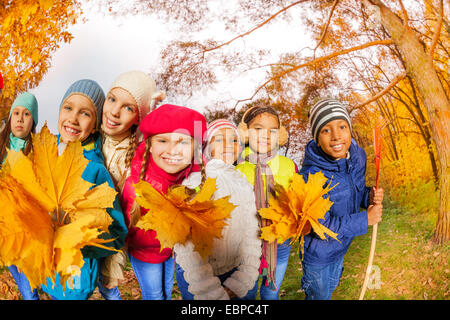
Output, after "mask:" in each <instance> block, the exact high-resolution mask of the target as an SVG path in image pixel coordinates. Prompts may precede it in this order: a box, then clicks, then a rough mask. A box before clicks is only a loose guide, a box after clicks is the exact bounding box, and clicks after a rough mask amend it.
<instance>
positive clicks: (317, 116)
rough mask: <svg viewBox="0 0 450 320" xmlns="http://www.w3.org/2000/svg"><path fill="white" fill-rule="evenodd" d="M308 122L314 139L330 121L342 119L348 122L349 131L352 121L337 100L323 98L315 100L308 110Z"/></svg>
mask: <svg viewBox="0 0 450 320" xmlns="http://www.w3.org/2000/svg"><path fill="white" fill-rule="evenodd" d="M308 119H309V124H310V126H311V132H312V136H313V138H314V141H316V143H317V140H318V137H319V132H320V130H321V129H322V128H323V127H324V126H325V125H326V124H327V123H328V122H330V121H333V120H337V119H343V120H346V121H347V122H348V125H349V127H350V131H351V130H352V123H351V120H350V116H349V114H348V112H347V110H346V109H345V106H344V105H343V104H342V103H341V102H340V101H338V100H334V99H323V100H320V101H319V102H317V103H316V104H315V105H314V106H313V107H312V108H311V109H310V110H309V112H308Z"/></svg>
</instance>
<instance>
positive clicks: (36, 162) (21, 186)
mask: <svg viewBox="0 0 450 320" xmlns="http://www.w3.org/2000/svg"><path fill="white" fill-rule="evenodd" d="M32 143H33V152H32V153H30V154H29V155H28V156H25V155H24V154H23V153H22V152H16V151H14V150H8V155H7V158H6V161H5V165H4V166H3V168H2V170H1V172H0V203H2V205H3V207H4V208H2V210H0V263H1V264H3V265H16V266H17V267H18V268H19V269H20V270H21V271H23V272H24V273H25V275H26V276H27V278H28V280H29V281H30V286H31V288H36V287H37V286H39V285H40V284H42V283H45V282H46V278H47V277H51V278H52V279H53V280H54V279H55V277H56V273H59V274H60V277H61V284H62V285H63V286H65V282H66V281H67V280H68V279H69V278H70V277H71V276H73V275H79V273H80V269H81V267H82V266H83V263H84V261H83V259H82V254H81V249H82V248H83V247H85V246H87V245H91V246H97V247H100V248H103V249H109V250H115V249H112V248H108V247H106V246H104V243H107V242H109V241H111V240H104V239H101V238H99V237H98V236H99V235H100V234H102V233H103V232H108V227H109V225H110V224H111V222H112V218H111V217H110V216H109V214H108V213H107V212H106V208H112V207H113V202H114V200H115V196H116V194H117V192H116V191H115V190H114V189H112V188H111V187H109V186H108V184H107V183H104V184H102V185H100V186H97V187H95V188H92V189H91V187H92V186H93V184H92V183H90V182H87V181H85V180H84V179H82V178H81V175H82V173H83V171H84V169H85V167H86V165H87V164H88V161H87V160H86V159H85V158H84V156H83V148H82V146H81V143H80V142H74V143H69V144H68V145H67V147H66V148H65V149H64V151H63V153H62V154H61V155H59V151H58V145H57V139H56V136H54V135H52V134H51V133H50V131H49V130H48V128H47V126H46V125H44V127H43V128H42V130H41V132H40V133H39V134H35V135H33V140H32ZM115 251H117V250H115Z"/></svg>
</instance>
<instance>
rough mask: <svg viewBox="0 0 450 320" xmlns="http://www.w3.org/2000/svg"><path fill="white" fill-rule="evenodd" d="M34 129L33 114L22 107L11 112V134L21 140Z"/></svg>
mask: <svg viewBox="0 0 450 320" xmlns="http://www.w3.org/2000/svg"><path fill="white" fill-rule="evenodd" d="M32 127H33V116H32V115H31V112H30V111H29V110H28V109H27V108H25V107H21V106H17V107H15V108H14V109H13V111H12V112H11V132H12V134H13V135H14V136H15V137H17V138H20V139H23V138H25V137H26V136H28V134H29V133H30V131H31V128H32Z"/></svg>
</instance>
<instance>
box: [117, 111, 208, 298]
mask: <svg viewBox="0 0 450 320" xmlns="http://www.w3.org/2000/svg"><path fill="white" fill-rule="evenodd" d="M139 130H140V131H141V132H142V134H143V135H144V141H142V142H141V143H140V144H139V146H138V147H137V149H136V153H135V155H134V157H133V160H132V162H131V173H130V177H129V178H127V180H126V181H125V185H124V187H123V191H122V197H121V199H122V208H123V209H124V215H125V221H126V223H127V225H128V228H129V232H128V236H127V239H126V242H127V244H128V254H129V258H130V263H131V266H132V267H133V270H134V273H135V274H136V278H137V280H138V282H139V285H140V288H141V293H142V299H143V300H170V299H171V294H172V288H173V280H174V267H175V262H174V259H173V258H172V250H171V249H169V248H161V244H160V242H159V240H158V238H157V237H158V235H157V234H156V232H155V231H154V230H150V231H145V230H143V229H140V228H137V227H135V226H134V224H135V221H136V220H137V218H139V216H140V215H144V214H146V213H147V210H146V209H144V208H141V207H139V205H137V203H136V202H135V198H136V193H135V190H134V187H133V185H134V184H136V183H137V182H138V181H139V180H144V181H147V182H149V183H150V184H151V185H152V186H153V187H154V188H155V189H156V190H158V191H159V192H161V193H166V192H167V190H168V188H169V187H170V186H172V185H176V184H181V183H182V182H183V180H184V179H185V178H186V177H188V175H189V174H190V173H192V172H196V171H202V166H201V165H199V164H196V163H195V162H197V161H194V154H196V153H197V154H198V153H200V152H201V147H202V145H203V136H204V133H205V132H206V119H205V117H204V116H203V115H202V114H200V113H198V112H197V111H195V110H192V109H189V108H186V107H181V106H175V105H169V104H165V105H162V106H161V107H159V108H157V109H156V110H154V111H152V112H150V114H148V115H147V116H146V117H145V118H144V119H143V120H142V121H141V123H140V125H139Z"/></svg>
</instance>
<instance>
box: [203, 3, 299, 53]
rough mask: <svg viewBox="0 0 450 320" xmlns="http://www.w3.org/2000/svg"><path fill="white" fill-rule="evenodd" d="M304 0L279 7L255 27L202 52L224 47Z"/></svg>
mask: <svg viewBox="0 0 450 320" xmlns="http://www.w3.org/2000/svg"><path fill="white" fill-rule="evenodd" d="M306 1H307V0H301V1H296V2H294V3H291V4H290V5H288V6H287V7H284V8H283V9H281V10H280V11H278V12H277V13H275V14H274V15H272V16H271V17H270V18H268V19H266V20H264V21H263V22H261V23H260V24H258V25H257V26H256V27H254V28H253V29H251V30H249V31H247V32H245V33H242V34H240V35H238V36H236V37H234V38H233V39H231V40H228V41H227V42H224V43H222V44H220V45H218V46H216V47H213V48H209V49H205V51H204V52H203V54H204V53H206V52H209V51H213V50H217V49H220V48H222V47H224V46H227V45H229V44H230V43H232V42H234V41H236V40H237V39H240V38H243V37H245V36H248V35H249V34H251V33H252V32H254V31H255V30H258V29H259V28H261V27H262V26H264V25H265V24H267V23H269V22H270V21H272V20H273V19H275V17H277V16H278V15H280V14H281V13H283V12H285V11H287V10H289V9H290V8H292V7H294V6H296V5H298V4H300V3H303V2H306Z"/></svg>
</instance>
